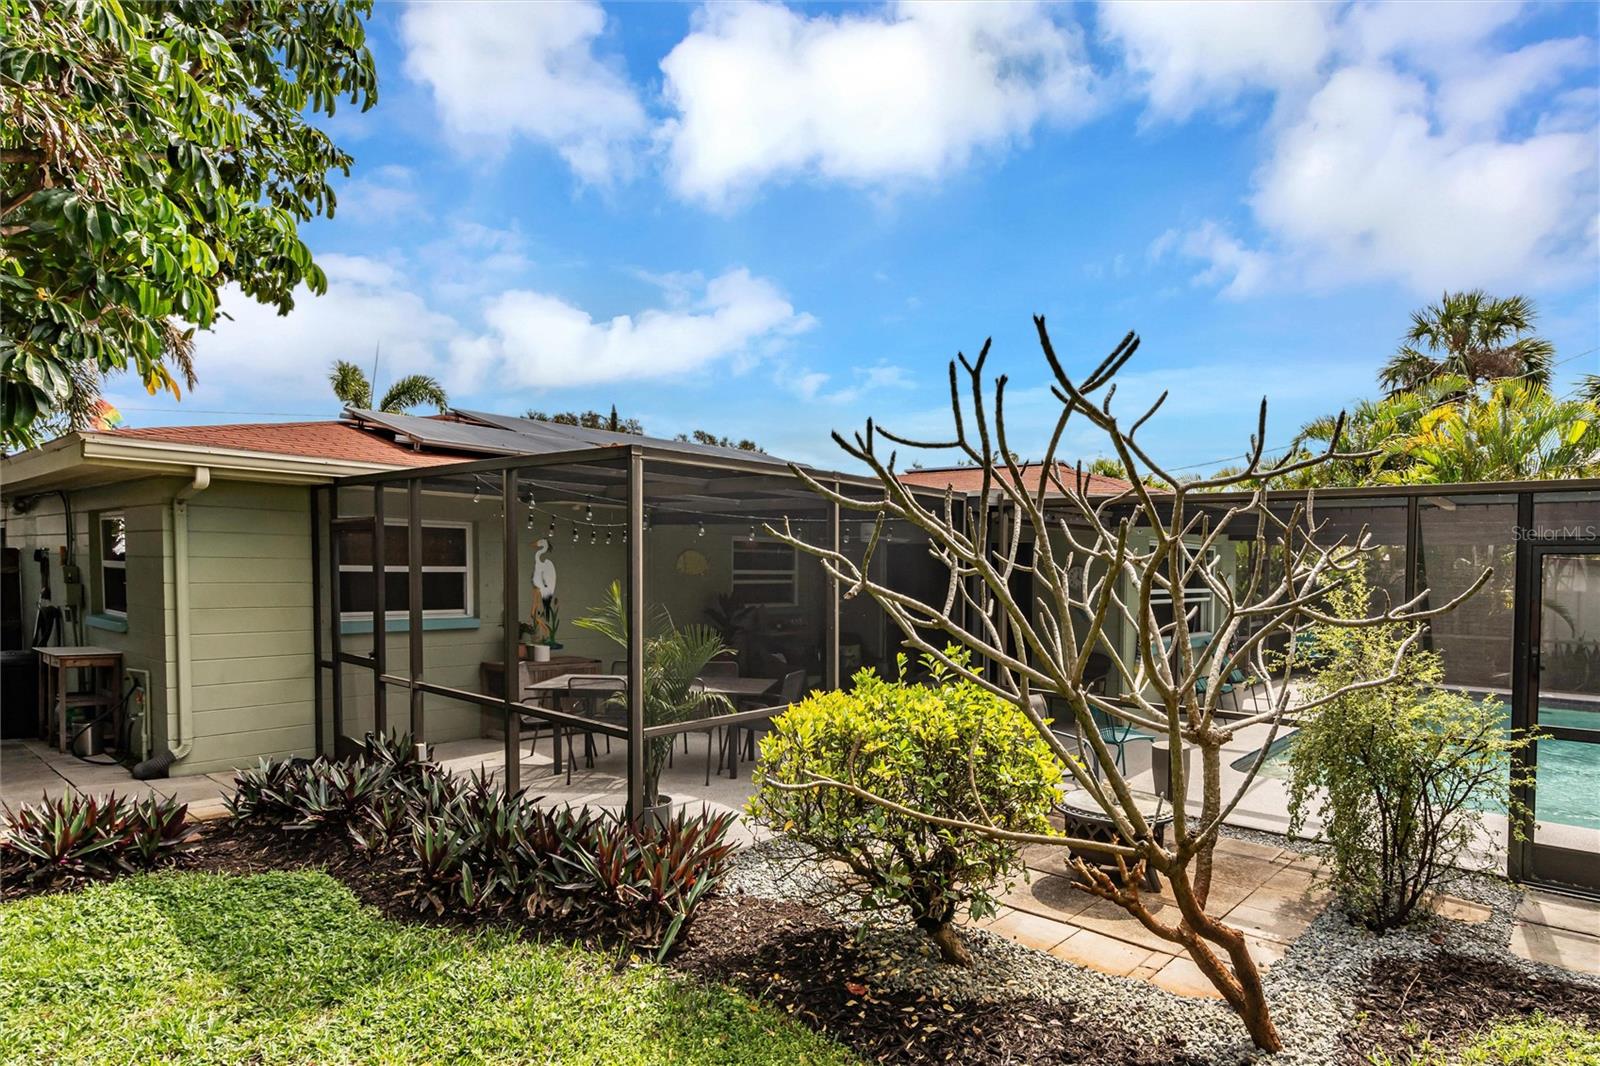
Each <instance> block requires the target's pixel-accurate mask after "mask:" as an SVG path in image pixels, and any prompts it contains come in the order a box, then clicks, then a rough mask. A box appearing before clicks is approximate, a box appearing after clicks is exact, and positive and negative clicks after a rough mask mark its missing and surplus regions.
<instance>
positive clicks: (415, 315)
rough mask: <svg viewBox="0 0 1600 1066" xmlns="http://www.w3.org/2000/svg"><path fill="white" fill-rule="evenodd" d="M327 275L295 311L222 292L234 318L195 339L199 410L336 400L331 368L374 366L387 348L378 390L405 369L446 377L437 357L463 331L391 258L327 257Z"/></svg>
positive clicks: (298, 300)
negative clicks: (323, 285)
mask: <svg viewBox="0 0 1600 1066" xmlns="http://www.w3.org/2000/svg"><path fill="white" fill-rule="evenodd" d="M317 262H318V264H319V265H321V266H322V268H323V270H325V271H326V272H327V275H328V291H327V292H326V293H325V294H323V295H322V296H315V295H312V294H311V293H310V292H307V291H306V290H304V289H301V290H299V291H297V292H296V293H295V306H294V310H293V311H291V312H290V313H289V314H287V315H279V314H278V313H277V312H276V311H275V310H273V309H272V308H270V307H265V306H263V305H261V304H259V303H257V302H256V301H254V300H252V299H250V298H249V297H247V296H245V295H244V294H243V293H241V292H239V291H238V290H237V288H236V287H234V286H231V285H230V286H227V287H226V288H224V289H223V290H222V296H221V299H222V308H223V310H224V311H226V312H227V313H228V314H229V315H230V316H232V317H231V318H230V319H224V320H222V321H220V322H219V323H218V324H217V328H216V330H215V331H214V332H211V333H200V334H198V335H197V336H196V338H195V370H196V372H197V374H198V376H199V379H200V380H199V384H198V385H197V386H196V388H195V392H194V397H193V399H195V400H196V401H197V402H199V401H203V403H199V405H200V406H209V405H211V404H212V403H214V402H217V401H223V402H226V403H227V404H230V405H233V404H238V403H241V402H247V401H250V400H251V399H253V398H255V399H259V400H264V401H265V402H266V405H267V407H268V408H269V409H271V410H275V411H276V410H284V409H285V408H286V407H287V408H288V409H290V410H303V409H305V408H306V406H307V405H311V406H319V405H321V404H323V403H326V404H327V405H328V406H329V408H330V410H336V409H337V408H338V403H337V401H335V400H334V399H333V394H332V393H331V392H330V391H329V388H328V368H329V367H330V366H331V365H332V363H333V361H334V360H336V359H348V360H351V361H352V362H355V363H357V364H359V365H360V366H362V367H364V368H368V369H369V370H370V368H371V365H372V358H373V354H374V352H375V351H377V350H381V352H382V361H381V363H380V365H379V381H380V387H381V384H382V383H383V382H389V381H393V380H394V379H395V378H396V377H399V376H400V375H402V374H410V373H428V374H438V373H440V372H441V370H442V366H441V364H440V362H439V359H438V353H439V352H440V351H441V350H442V349H443V346H444V345H445V344H446V343H448V341H449V340H450V338H451V337H452V336H454V335H456V334H457V333H458V332H459V327H458V325H457V323H456V322H455V320H454V319H452V318H451V317H450V316H449V315H445V314H441V313H439V312H438V311H436V310H433V309H432V308H430V307H429V306H428V302H427V301H426V300H425V299H424V298H423V297H421V296H420V295H418V294H417V293H415V292H412V291H409V290H408V289H407V288H405V279H404V277H403V275H402V274H401V273H400V272H399V271H398V270H397V269H396V268H395V267H394V266H393V265H392V264H389V263H385V262H383V261H380V260H376V259H369V258H366V257H364V256H350V255H332V254H322V255H318V256H317Z"/></svg>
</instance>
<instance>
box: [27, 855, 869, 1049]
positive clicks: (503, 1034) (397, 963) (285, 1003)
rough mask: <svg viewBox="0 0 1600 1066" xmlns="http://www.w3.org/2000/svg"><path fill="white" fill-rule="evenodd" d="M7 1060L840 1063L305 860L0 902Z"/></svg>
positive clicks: (722, 1011)
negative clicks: (418, 916)
mask: <svg viewBox="0 0 1600 1066" xmlns="http://www.w3.org/2000/svg"><path fill="white" fill-rule="evenodd" d="M0 1056H3V1059H0V1061H4V1062H6V1063H29V1064H34V1063H50V1062H105V1063H118V1064H121V1063H130V1062H156V1061H160V1062H182V1063H238V1062H244V1061H248V1062H260V1063H402V1062H404V1063H413V1062H445V1061H449V1062H452V1063H456V1062H489V1061H492V1062H496V1063H562V1064H569V1063H570V1064H578V1063H639V1064H656V1063H750V1064H752V1066H754V1064H765V1063H797V1064H798V1063H808V1064H811V1063H814V1064H824V1063H847V1062H853V1061H855V1060H854V1059H852V1058H851V1057H850V1055H849V1054H848V1053H846V1052H845V1051H843V1050H841V1049H840V1048H839V1047H838V1046H837V1045H834V1044H832V1043H830V1042H828V1041H827V1040H825V1039H824V1038H822V1037H820V1036H817V1035H816V1034H814V1033H812V1032H810V1031H809V1030H806V1029H804V1028H802V1027H800V1026H798V1025H796V1024H794V1023H792V1022H790V1021H788V1020H787V1019H785V1018H783V1017H780V1016H778V1015H775V1014H773V1013H772V1012H770V1011H768V1010H766V1009H763V1008H758V1007H756V1006H755V1005H754V1004H753V1003H752V1002H751V1001H750V1000H748V999H746V998H744V997H742V996H740V995H739V994H737V993H735V992H731V991H728V990H724V989H717V988H707V987H704V986H701V985H697V984H695V983H693V982H690V981H687V980H684V979H682V978H679V977H677V976H675V975H674V974H672V973H671V972H670V971H667V970H665V969H662V968H660V967H655V966H640V967H634V968H630V969H628V970H626V971H624V972H622V973H617V972H615V971H613V969H612V968H611V966H610V965H609V963H608V960H607V959H606V958H605V957H603V956H600V955H596V954H593V953H590V952H585V951H582V950H579V949H576V948H571V947H566V946H552V945H548V944H532V943H528V942H526V941H523V940H520V939H518V938H516V937H515V936H512V935H510V934H508V933H502V932H496V931H479V932H472V933H466V932H459V931H453V930H445V929H436V928H429V927H423V926H414V925H405V924H400V923H396V922H392V921H388V920H386V919H384V918H383V917H381V916H380V915H379V914H378V913H377V912H375V911H373V910H372V909H370V908H367V907H364V906H362V905H361V904H360V903H359V902H358V901H357V900H356V899H355V897H354V896H352V895H351V894H350V892H349V891H348V890H346V889H345V888H344V887H343V886H342V885H340V884H339V883H338V882H336V881H334V880H332V879H331V878H329V877H327V876H325V875H322V874H316V873H273V874H263V875H258V876H252V877H227V876H217V875H211V874H193V873H187V874H164V875H156V876H148V877H135V878H129V879H126V880H122V881H118V882H115V883H112V884H108V885H101V886H97V887H94V888H89V889H86V890H84V891H81V892H76V893H72V894H68V895H59V896H49V897H41V898H35V899H29V900H22V901H19V902H15V903H9V904H6V905H4V906H0Z"/></svg>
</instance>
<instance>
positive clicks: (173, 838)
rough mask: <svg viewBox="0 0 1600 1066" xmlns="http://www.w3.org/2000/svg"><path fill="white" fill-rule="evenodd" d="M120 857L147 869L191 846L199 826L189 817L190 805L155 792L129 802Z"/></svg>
mask: <svg viewBox="0 0 1600 1066" xmlns="http://www.w3.org/2000/svg"><path fill="white" fill-rule="evenodd" d="M124 825H125V830H124V832H125V833H126V837H125V839H124V841H123V843H122V846H121V848H120V849H119V850H120V851H121V853H122V854H121V858H122V860H123V862H124V864H125V865H126V866H128V867H130V868H133V869H141V870H149V869H152V868H154V867H155V866H157V865H159V864H161V863H163V862H167V861H170V860H172V859H175V858H177V857H178V856H179V855H182V854H185V853H186V852H189V851H192V850H193V849H194V837H195V835H196V834H197V833H198V832H199V829H198V828H197V827H196V826H195V825H194V824H193V823H191V822H190V821H189V805H188V804H187V803H179V802H178V801H177V800H176V799H174V798H173V797H171V796H162V795H159V794H156V793H152V794H151V795H148V796H144V797H142V798H141V799H137V800H134V801H133V802H131V803H129V804H128V813H127V818H126V820H125V823H124Z"/></svg>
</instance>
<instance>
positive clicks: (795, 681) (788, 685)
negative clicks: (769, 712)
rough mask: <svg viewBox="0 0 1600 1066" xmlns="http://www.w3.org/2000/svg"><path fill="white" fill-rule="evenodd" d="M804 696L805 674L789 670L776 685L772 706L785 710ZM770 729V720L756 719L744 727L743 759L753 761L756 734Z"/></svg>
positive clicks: (801, 671)
mask: <svg viewBox="0 0 1600 1066" xmlns="http://www.w3.org/2000/svg"><path fill="white" fill-rule="evenodd" d="M805 695H806V672H805V671H804V670H790V671H789V672H788V673H787V674H784V675H783V680H782V681H780V682H779V683H778V701H777V703H775V704H773V706H774V707H776V706H778V705H779V704H781V705H782V706H784V707H786V708H787V707H789V706H791V705H793V704H796V703H799V702H800V701H801V700H803V699H805ZM771 729H772V719H771V718H761V719H757V720H756V721H753V722H750V723H749V724H747V725H746V726H745V727H744V730H745V733H746V737H745V758H746V759H747V760H749V761H751V762H754V761H755V757H756V737H757V734H759V733H765V732H768V731H770V730H771Z"/></svg>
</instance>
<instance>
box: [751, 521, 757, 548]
mask: <svg viewBox="0 0 1600 1066" xmlns="http://www.w3.org/2000/svg"><path fill="white" fill-rule="evenodd" d="M755 542H756V524H755V523H754V522H751V523H750V543H751V544H754V543H755Z"/></svg>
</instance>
